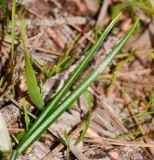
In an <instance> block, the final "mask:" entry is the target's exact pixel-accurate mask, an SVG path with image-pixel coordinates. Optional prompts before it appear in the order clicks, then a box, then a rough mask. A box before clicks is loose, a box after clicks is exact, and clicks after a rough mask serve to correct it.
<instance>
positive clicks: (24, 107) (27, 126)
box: [23, 98, 30, 130]
mask: <svg viewBox="0 0 154 160" xmlns="http://www.w3.org/2000/svg"><path fill="white" fill-rule="evenodd" d="M23 110H24V120H25V124H26V129H27V130H28V129H29V124H30V118H29V116H28V112H27V105H26V100H25V98H24V99H23Z"/></svg>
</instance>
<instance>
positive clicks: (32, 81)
mask: <svg viewBox="0 0 154 160" xmlns="http://www.w3.org/2000/svg"><path fill="white" fill-rule="evenodd" d="M21 39H22V43H23V46H24V56H25V78H26V84H27V90H28V95H29V97H30V99H31V101H32V102H33V103H34V105H35V106H36V107H37V108H38V109H39V110H41V111H42V110H43V109H44V101H43V99H42V97H41V94H40V91H39V87H38V86H37V81H36V77H35V72H34V70H33V67H32V64H31V57H30V55H29V54H28V51H27V48H26V24H25V21H24V20H22V21H21Z"/></svg>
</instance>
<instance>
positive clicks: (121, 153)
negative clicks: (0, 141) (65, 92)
mask: <svg viewBox="0 0 154 160" xmlns="http://www.w3.org/2000/svg"><path fill="white" fill-rule="evenodd" d="M8 3H9V4H8V7H10V6H11V1H8ZM23 6H24V7H23ZM23 10H24V11H23ZM119 11H121V15H120V18H119V22H118V24H117V25H116V26H115V27H114V29H113V30H112V31H111V32H110V34H109V35H108V37H107V38H106V40H105V42H104V43H103V45H102V46H101V48H100V49H99V51H98V52H97V54H96V55H95V56H94V58H93V60H92V61H91V62H90V63H89V64H88V66H87V67H86V69H85V70H84V72H83V73H82V75H81V76H80V78H79V79H78V81H77V82H76V83H75V85H74V86H73V87H72V88H71V89H70V91H69V92H71V91H72V90H73V88H75V87H76V86H77V84H79V83H80V82H81V80H82V79H84V78H85V77H86V76H87V75H88V74H89V73H90V72H91V71H92V70H93V69H94V68H95V67H96V66H97V65H98V64H99V63H100V62H101V61H102V60H103V59H104V57H106V55H107V54H108V53H109V52H111V51H112V49H113V48H114V47H115V45H116V44H117V43H118V42H119V40H120V39H121V38H122V37H123V36H124V35H125V34H126V33H127V32H128V30H129V29H130V28H131V26H132V25H133V23H134V22H135V20H136V19H137V18H140V23H139V25H138V28H137V30H136V31H135V33H134V34H133V36H132V37H131V38H130V39H129V41H128V42H127V44H126V45H125V46H124V48H123V49H122V50H121V52H120V53H119V54H118V55H117V56H116V58H115V59H114V60H113V62H112V64H111V65H110V66H109V67H108V68H107V69H106V70H105V71H104V72H103V73H102V74H101V75H100V76H99V78H98V79H97V80H96V81H95V82H94V83H93V84H92V85H91V86H90V87H89V88H88V92H89V93H90V96H91V100H92V111H91V116H90V125H89V126H88V127H89V128H88V130H87V133H86V135H85V137H84V139H83V141H82V142H80V144H79V145H75V146H74V145H73V143H74V142H75V140H76V139H77V138H78V137H79V135H80V134H81V132H82V130H83V128H84V126H85V123H86V122H87V117H88V114H89V110H88V104H87V98H86V96H85V95H84V94H83V95H81V96H80V98H79V99H78V100H77V102H76V103H75V104H74V107H73V108H72V109H70V110H69V111H67V112H65V113H64V114H62V116H61V117H60V118H58V120H57V121H56V122H55V123H54V124H53V125H51V127H50V128H49V129H48V131H47V132H46V133H45V134H43V135H42V137H41V138H40V139H39V140H37V141H36V142H35V143H34V144H33V145H32V146H31V147H30V148H29V149H28V150H27V152H26V153H25V154H24V155H21V156H20V157H19V158H18V160H19V159H21V160H24V159H25V160H63V159H79V160H86V159H94V160H153V159H154V135H153V133H154V118H153V115H154V19H153V18H154V1H153V0H149V1H148V0H146V1H145V0H139V1H137V0H134V1H133V2H132V1H125V0H103V1H101V0H82V1H81V0H23V4H22V5H21V4H20V3H19V2H17V3H16V15H15V38H14V45H15V48H14V64H15V67H14V69H13V72H11V65H10V61H11V47H12V40H11V36H10V35H11V29H12V28H11V23H10V24H9V26H8V35H7V36H4V35H3V36H2V34H1V41H0V45H1V47H0V49H1V56H0V109H1V112H2V113H3V116H4V118H5V121H6V122H7V127H8V130H9V133H10V135H11V139H12V146H13V147H16V145H17V144H18V143H19V141H20V139H21V136H22V135H23V133H25V131H26V130H27V129H28V127H29V126H30V125H31V124H32V123H33V121H34V119H35V118H36V117H37V116H38V115H39V114H40V112H39V111H38V110H37V109H36V107H35V105H34V103H33V102H32V101H31V99H30V97H29V95H28V92H27V86H26V80H25V72H24V70H25V69H24V66H25V61H24V54H23V45H22V43H21V40H20V27H19V26H20V20H19V17H20V16H19V15H20V14H21V12H23V13H24V18H25V21H26V23H27V28H26V31H27V33H26V34H27V44H26V47H27V49H28V51H29V53H30V54H31V55H32V63H33V69H34V70H35V73H36V77H37V84H38V86H39V87H40V88H41V95H42V97H43V100H44V102H45V104H47V103H48V102H49V101H50V100H51V99H52V98H53V96H54V95H55V93H57V91H59V90H60V88H61V87H62V86H63V85H65V81H66V80H67V79H68V77H70V75H71V74H72V72H73V71H74V70H75V68H76V67H77V66H78V64H79V62H80V59H82V58H83V57H84V56H85V53H86V52H87V51H88V49H89V48H90V46H91V45H92V44H95V42H96V41H97V39H98V37H99V36H100V34H101V33H102V32H103V31H104V29H105V28H106V27H107V25H108V24H109V23H110V22H111V20H112V18H113V17H115V15H117V14H118V13H119ZM23 13H22V14H23ZM3 16H4V15H3V13H2V11H1V10H0V17H1V21H3V18H2V17H3ZM10 17H11V9H10ZM3 25H5V24H4V23H3ZM3 25H2V26H1V30H3ZM79 34H80V37H79V38H78V39H77V41H76V42H75V44H74V45H72V48H71V49H70V51H68V48H70V45H71V43H72V42H73V40H74V39H75V38H76V37H77V36H78V35H79ZM67 53H68V54H67ZM64 59H65V60H64ZM63 60H64V63H63ZM23 102H25V103H26V107H27V108H26V109H25V108H23ZM25 115H26V116H27V117H28V118H27V119H28V120H27V119H26V118H25ZM29 121H30V122H29ZM65 131H66V132H67V133H68V137H69V140H70V145H69V146H67V145H66V143H65V140H64V132H65ZM68 148H69V150H70V153H68V152H67V151H68Z"/></svg>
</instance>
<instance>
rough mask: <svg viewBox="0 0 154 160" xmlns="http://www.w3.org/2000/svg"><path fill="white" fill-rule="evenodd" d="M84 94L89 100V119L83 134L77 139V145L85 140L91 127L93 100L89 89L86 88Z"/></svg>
mask: <svg viewBox="0 0 154 160" xmlns="http://www.w3.org/2000/svg"><path fill="white" fill-rule="evenodd" d="M83 95H84V96H85V97H86V100H87V105H88V115H87V120H86V122H85V127H84V128H83V130H82V134H81V135H80V137H79V139H78V140H77V141H76V143H75V145H78V144H79V143H80V142H81V141H83V139H84V137H85V135H86V133H87V130H88V128H89V124H90V118H91V111H92V101H91V95H90V93H89V92H88V90H86V91H85V92H84V93H83Z"/></svg>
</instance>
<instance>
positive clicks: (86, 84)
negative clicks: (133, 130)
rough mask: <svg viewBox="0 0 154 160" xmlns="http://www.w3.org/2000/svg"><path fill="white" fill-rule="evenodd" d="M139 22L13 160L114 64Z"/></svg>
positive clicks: (52, 112) (22, 143) (49, 116)
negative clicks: (114, 59)
mask: <svg viewBox="0 0 154 160" xmlns="http://www.w3.org/2000/svg"><path fill="white" fill-rule="evenodd" d="M137 24H138V21H136V23H135V24H134V25H133V26H132V28H131V29H130V31H129V32H128V33H127V34H126V35H125V36H124V38H123V39H122V40H121V41H120V42H119V43H118V44H117V46H116V47H115V48H114V49H113V51H112V52H111V53H110V54H109V55H108V56H107V57H106V58H105V59H104V60H103V61H102V62H101V63H100V64H99V65H98V66H97V67H96V69H94V70H93V71H92V72H91V73H90V75H89V76H88V77H87V78H86V79H85V80H83V81H82V82H81V83H80V84H79V85H78V86H77V87H76V88H75V89H74V90H73V91H72V92H71V93H70V94H69V95H68V96H67V97H66V98H65V99H64V100H63V101H62V102H61V103H60V104H59V105H58V106H57V107H56V106H55V107H53V108H52V110H50V112H49V113H48V114H47V115H46V117H45V118H44V119H43V121H42V122H41V123H40V124H39V126H38V127H37V128H36V129H35V130H33V132H30V133H29V134H28V137H27V139H26V140H25V139H23V140H21V142H20V143H19V144H18V146H17V148H16V151H14V152H13V153H12V156H11V157H13V158H15V157H17V156H18V154H19V153H24V152H25V151H26V150H27V149H28V148H29V147H30V146H31V145H32V144H33V143H34V142H35V141H36V140H37V139H38V138H40V136H41V135H42V134H43V133H44V132H45V131H46V130H47V129H48V128H49V127H50V126H51V124H53V123H54V122H55V121H56V120H57V119H58V118H59V117H60V116H61V115H62V114H63V113H64V112H65V111H66V110H67V109H70V108H69V106H71V104H72V103H73V102H74V101H75V100H77V99H78V98H79V96H80V95H81V94H83V92H84V91H85V90H86V89H87V88H88V87H89V86H90V85H91V84H92V83H93V82H94V81H95V80H96V78H97V77H98V76H99V74H101V73H102V71H104V69H105V68H106V67H107V66H108V65H109V64H110V63H111V62H112V60H113V58H114V57H115V56H116V55H117V54H118V53H119V52H120V50H121V49H122V47H123V46H124V45H125V43H126V42H127V41H128V39H129V38H130V36H131V35H132V34H133V32H134V30H135V29H136V26H137Z"/></svg>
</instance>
